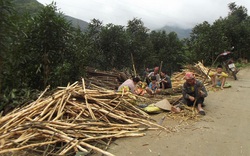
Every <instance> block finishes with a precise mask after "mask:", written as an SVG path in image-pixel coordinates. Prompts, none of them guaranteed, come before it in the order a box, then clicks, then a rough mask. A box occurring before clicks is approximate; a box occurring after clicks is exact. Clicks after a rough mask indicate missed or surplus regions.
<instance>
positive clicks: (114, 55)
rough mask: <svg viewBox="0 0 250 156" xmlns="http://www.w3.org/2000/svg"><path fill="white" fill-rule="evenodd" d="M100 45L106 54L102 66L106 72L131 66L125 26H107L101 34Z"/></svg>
mask: <svg viewBox="0 0 250 156" xmlns="http://www.w3.org/2000/svg"><path fill="white" fill-rule="evenodd" d="M100 38H101V40H100V45H101V49H102V51H103V54H104V60H105V61H104V62H102V63H103V64H102V66H103V67H104V68H105V70H109V69H112V68H116V69H123V68H125V67H127V66H129V65H130V64H131V63H130V61H129V62H128V60H130V53H129V51H128V50H127V47H128V42H127V41H128V38H127V35H126V32H125V29H124V27H123V26H120V25H113V24H107V25H106V26H105V27H103V29H102V32H101V34H100Z"/></svg>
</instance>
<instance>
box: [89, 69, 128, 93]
mask: <svg viewBox="0 0 250 156" xmlns="http://www.w3.org/2000/svg"><path fill="white" fill-rule="evenodd" d="M86 73H87V77H86V78H85V80H86V84H87V86H90V84H94V85H97V86H100V87H104V88H106V89H111V90H115V89H117V88H118V87H119V85H120V84H121V83H122V82H124V81H126V80H127V79H128V78H130V77H131V75H130V74H129V72H128V71H123V72H121V71H117V70H115V69H113V70H112V71H99V70H96V69H94V68H90V67H87V68H86Z"/></svg>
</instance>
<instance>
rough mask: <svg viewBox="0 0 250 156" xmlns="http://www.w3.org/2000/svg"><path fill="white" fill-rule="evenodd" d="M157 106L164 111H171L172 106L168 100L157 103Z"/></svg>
mask: <svg viewBox="0 0 250 156" xmlns="http://www.w3.org/2000/svg"><path fill="white" fill-rule="evenodd" d="M155 106H157V107H159V108H161V109H163V110H169V111H170V110H171V108H172V105H171V104H170V103H169V101H168V100H167V99H163V100H161V101H158V102H157V103H155Z"/></svg>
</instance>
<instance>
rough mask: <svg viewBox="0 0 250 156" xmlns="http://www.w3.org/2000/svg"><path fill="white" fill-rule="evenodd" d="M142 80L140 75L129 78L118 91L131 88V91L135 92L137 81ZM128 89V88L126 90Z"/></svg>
mask: <svg viewBox="0 0 250 156" xmlns="http://www.w3.org/2000/svg"><path fill="white" fill-rule="evenodd" d="M138 82H140V78H139V77H134V78H132V79H127V80H126V81H125V82H123V83H122V84H121V85H120V86H119V88H118V91H123V90H124V89H126V88H127V89H129V91H130V92H131V93H135V87H136V85H137V83H138ZM124 91H127V90H124Z"/></svg>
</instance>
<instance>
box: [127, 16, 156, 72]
mask: <svg viewBox="0 0 250 156" xmlns="http://www.w3.org/2000/svg"><path fill="white" fill-rule="evenodd" d="M126 32H127V35H128V37H129V38H128V44H129V45H128V50H129V52H130V53H131V54H132V56H133V58H134V62H135V66H136V68H137V69H143V68H144V67H145V64H147V61H148V60H149V58H150V53H151V52H152V47H151V43H150V39H149V34H148V32H149V29H148V28H147V27H145V26H144V23H143V22H142V20H141V19H136V18H134V19H133V20H130V21H128V24H127V29H126ZM131 67H132V66H131Z"/></svg>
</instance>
